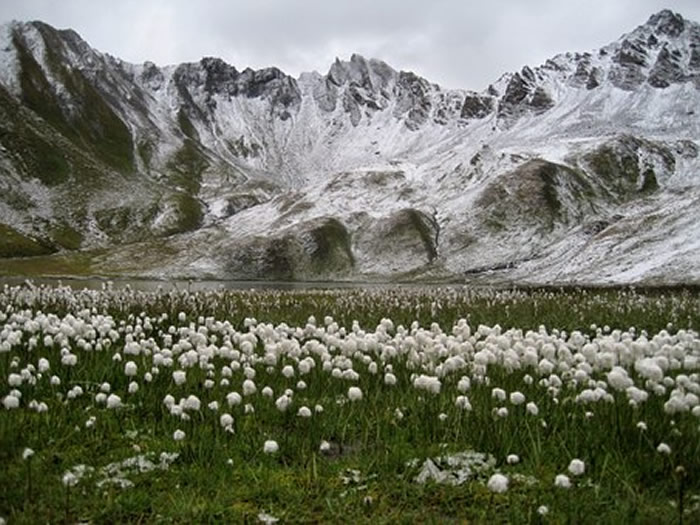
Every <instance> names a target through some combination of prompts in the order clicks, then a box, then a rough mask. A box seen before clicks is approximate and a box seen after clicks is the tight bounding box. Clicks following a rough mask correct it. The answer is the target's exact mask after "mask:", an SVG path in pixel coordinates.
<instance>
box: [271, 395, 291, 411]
mask: <svg viewBox="0 0 700 525" xmlns="http://www.w3.org/2000/svg"><path fill="white" fill-rule="evenodd" d="M291 403H292V399H291V398H290V397H289V396H287V395H286V394H283V395H281V396H280V397H278V398H277V400H276V401H275V407H277V410H279V411H280V412H286V411H287V408H289V405H290V404H291Z"/></svg>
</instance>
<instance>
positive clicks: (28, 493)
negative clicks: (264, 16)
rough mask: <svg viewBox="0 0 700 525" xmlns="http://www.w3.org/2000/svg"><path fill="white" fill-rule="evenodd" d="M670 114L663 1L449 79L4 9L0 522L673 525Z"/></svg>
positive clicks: (694, 143) (674, 65)
mask: <svg viewBox="0 0 700 525" xmlns="http://www.w3.org/2000/svg"><path fill="white" fill-rule="evenodd" d="M79 1H81V0H71V2H66V4H65V5H66V6H68V7H66V10H67V11H70V9H69V7H70V6H71V5H72V6H75V5H78V3H79ZM273 3H274V2H273ZM146 4H149V5H154V3H153V2H150V3H149V2H144V5H146ZM176 4H178V2H174V3H173V5H176ZM211 4H212V5H213V3H211ZM243 4H245V2H243ZM8 5H9V4H8ZM47 6H48V3H47ZM137 7H138V6H136V7H135V5H134V6H132V5H131V3H129V9H131V8H137ZM210 7H211V6H210ZM239 7H240V8H241V13H243V12H245V10H244V9H243V8H242V7H241V6H239ZM231 9H233V8H231ZM266 9H272V7H270V6H268V7H266ZM300 9H301V7H300ZM412 9H414V7H411V6H408V4H407V7H406V12H407V13H408V12H410V11H411V10H412ZM489 9H490V8H489ZM3 12H4V11H3V7H2V6H0V15H2V13H3ZM402 13H404V12H403V11H402ZM404 14H405V13H404ZM86 16H87V15H86ZM319 16H320V15H319ZM406 16H407V15H406ZM431 16H432V15H431ZM443 16H446V15H443ZM455 16H457V15H455ZM631 18H632V17H631V16H630V19H631ZM85 19H87V18H85ZM166 19H167V17H165V16H163V19H162V20H154V21H153V26H152V27H153V30H154V32H155V31H157V29H158V27H160V26H159V24H166V23H167V20H166ZM242 20H243V18H242ZM0 22H2V20H0ZM116 22H117V21H116V19H115V23H116ZM241 23H242V22H241ZM241 23H239V25H238V26H236V27H237V29H240V30H243V29H242V26H241ZM290 23H291V21H290ZM300 23H301V22H300ZM397 23H398V22H397ZM591 23H592V22H591ZM215 25H216V24H213V23H212V24H211V27H212V31H213V28H214V27H215ZM371 27H372V26H371V25H370V24H368V25H367V27H366V31H367V35H370V33H371V31H370V29H371ZM232 31H233V29H232ZM291 33H294V32H293V31H292V32H291ZM311 36H312V35H309V38H311ZM367 39H370V40H371V38H370V37H369V36H367ZM341 41H342V38H341V37H340V35H339V36H338V39H337V40H334V41H333V42H334V45H335V44H337V42H341ZM154 42H156V40H155V38H154ZM222 42H223V41H222ZM358 42H359V40H358ZM159 45H163V44H162V42H161V43H160V44H159ZM299 45H301V44H299ZM533 45H534V44H533ZM290 46H292V44H290ZM175 47H176V46H174V45H173V48H175ZM406 47H407V49H409V48H410V45H409V43H407V44H406ZM290 49H296V48H294V47H293V46H292V47H290ZM299 49H300V50H301V48H299ZM281 52H282V51H280V53H281ZM299 53H300V54H303V53H301V51H299ZM698 108H700V24H698V23H696V22H694V21H691V20H689V19H687V18H684V17H683V16H682V15H681V14H678V13H675V12H673V11H671V10H669V9H664V10H661V11H659V12H657V13H655V14H652V15H651V16H650V17H649V18H648V19H647V20H646V22H644V23H643V24H641V25H639V26H637V27H636V28H633V29H632V30H631V31H630V32H628V33H625V34H624V35H622V36H620V37H619V38H618V39H617V40H615V41H613V42H612V43H609V44H607V45H604V46H602V47H600V48H598V49H595V50H592V51H579V52H576V51H570V52H563V53H561V54H558V55H555V56H553V57H552V58H550V59H548V60H546V61H544V63H543V64H541V65H539V66H524V67H522V68H521V69H520V70H518V71H516V72H512V73H505V74H503V75H502V76H500V77H499V78H498V79H497V80H495V81H494V82H492V83H491V84H489V85H488V86H486V88H485V89H483V90H482V91H478V92H477V91H471V90H466V89H451V88H450V89H448V88H444V87H441V86H439V85H438V84H435V83H433V82H431V81H429V80H427V79H425V78H423V77H421V76H419V75H418V74H417V73H415V72H412V71H404V70H397V69H394V68H393V67H392V66H390V65H389V64H387V63H386V62H384V61H382V60H379V59H377V58H365V57H363V56H361V55H360V54H357V53H355V54H352V55H351V56H350V58H349V59H347V60H344V59H339V58H336V59H335V61H334V62H332V63H331V65H330V66H329V67H328V69H327V72H326V73H325V74H321V73H318V72H316V71H313V72H307V73H301V74H300V75H298V76H292V75H288V74H286V73H285V72H283V71H282V70H280V69H278V68H276V67H267V68H263V69H252V68H249V67H247V68H243V69H240V68H237V67H236V66H234V65H230V64H228V63H227V62H225V61H224V60H223V59H221V58H215V57H211V56H210V57H205V58H202V59H201V60H199V61H198V62H185V63H180V64H173V65H157V64H155V63H153V62H144V63H140V64H135V63H130V62H127V61H124V60H121V59H120V58H117V57H114V56H112V55H111V54H108V53H107V52H102V51H98V50H96V49H94V48H93V47H91V45H90V44H88V43H87V42H86V41H85V40H84V39H83V38H82V37H81V36H80V35H79V34H78V33H77V32H75V31H74V30H72V29H57V28H55V27H53V26H52V25H49V24H48V23H45V22H41V21H30V22H25V21H7V22H5V23H3V24H2V25H0V403H1V405H2V406H0V485H1V486H2V490H1V491H0V525H4V524H5V523H8V524H14V523H27V524H34V523H267V524H271V523H278V522H279V523H373V524H374V523H397V522H398V523H591V524H593V523H595V524H599V523H611V524H617V523H644V524H647V523H648V524H657V523H679V524H683V523H700V221H698V220H697V218H698V210H699V209H700V113H698Z"/></svg>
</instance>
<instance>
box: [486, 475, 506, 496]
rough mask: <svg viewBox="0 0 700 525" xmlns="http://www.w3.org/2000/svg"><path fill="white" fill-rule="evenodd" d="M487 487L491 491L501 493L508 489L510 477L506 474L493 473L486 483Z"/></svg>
mask: <svg viewBox="0 0 700 525" xmlns="http://www.w3.org/2000/svg"><path fill="white" fill-rule="evenodd" d="M486 487H487V488H488V489H489V490H490V491H491V492H495V493H497V494H501V493H503V492H505V491H506V490H508V478H507V477H506V476H504V475H503V474H493V475H492V476H491V477H490V478H489V481H488V483H486Z"/></svg>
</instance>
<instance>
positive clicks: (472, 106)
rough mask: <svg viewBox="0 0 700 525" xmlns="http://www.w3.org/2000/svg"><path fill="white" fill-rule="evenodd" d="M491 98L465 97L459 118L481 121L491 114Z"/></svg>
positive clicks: (492, 104) (492, 107) (479, 96)
mask: <svg viewBox="0 0 700 525" xmlns="http://www.w3.org/2000/svg"><path fill="white" fill-rule="evenodd" d="M493 110H494V100H493V97H488V96H486V97H485V96H481V95H476V94H474V95H467V96H466V97H465V98H464V104H463V105H462V111H461V113H460V114H461V117H462V118H467V119H472V118H475V119H482V118H486V117H487V116H488V115H490V114H491V113H493Z"/></svg>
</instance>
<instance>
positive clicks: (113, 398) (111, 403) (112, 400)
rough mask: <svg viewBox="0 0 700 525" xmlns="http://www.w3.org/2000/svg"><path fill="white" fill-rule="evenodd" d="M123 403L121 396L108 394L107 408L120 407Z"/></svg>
mask: <svg viewBox="0 0 700 525" xmlns="http://www.w3.org/2000/svg"><path fill="white" fill-rule="evenodd" d="M121 405H122V400H121V398H120V397H119V396H118V395H116V394H109V396H107V408H119V407H120V406H121Z"/></svg>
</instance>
